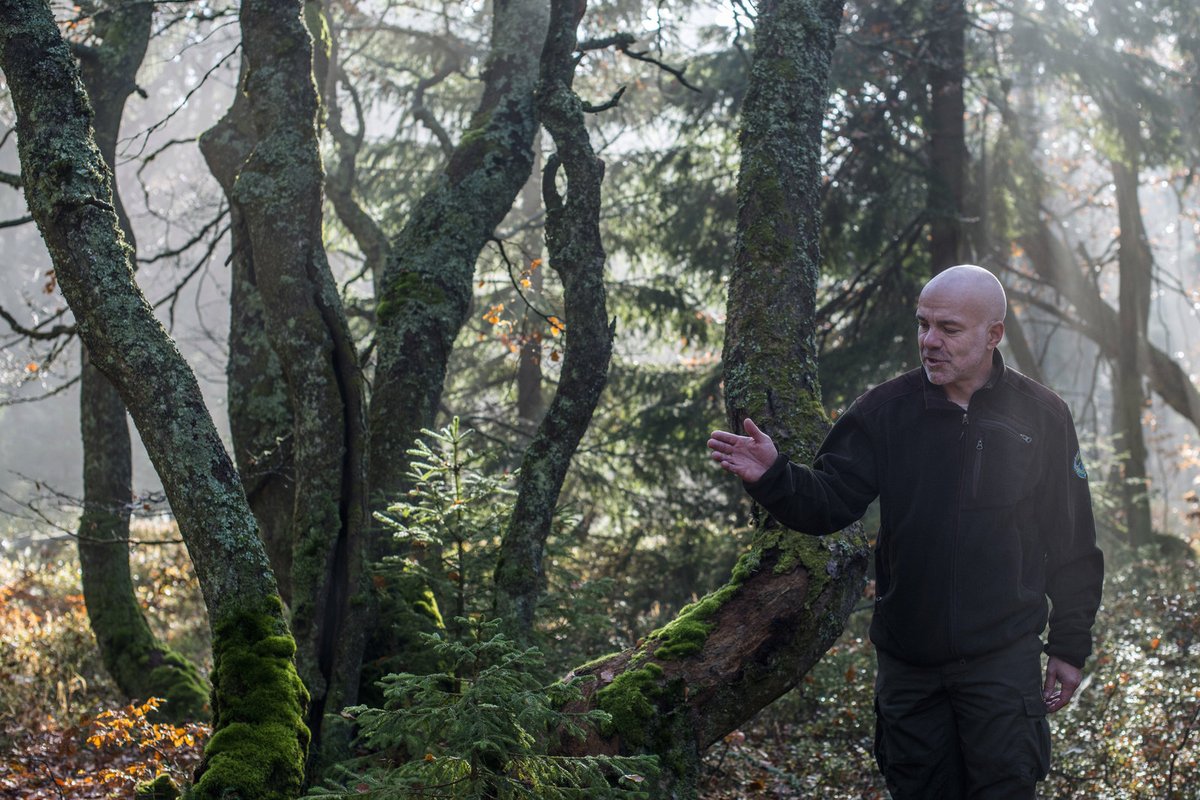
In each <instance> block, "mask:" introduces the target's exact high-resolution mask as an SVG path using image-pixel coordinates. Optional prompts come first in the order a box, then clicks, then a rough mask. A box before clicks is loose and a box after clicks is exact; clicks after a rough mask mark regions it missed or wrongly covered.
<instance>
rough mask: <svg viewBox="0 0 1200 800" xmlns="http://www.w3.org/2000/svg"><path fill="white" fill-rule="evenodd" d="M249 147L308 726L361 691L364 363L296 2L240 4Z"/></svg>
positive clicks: (241, 181)
mask: <svg viewBox="0 0 1200 800" xmlns="http://www.w3.org/2000/svg"><path fill="white" fill-rule="evenodd" d="M240 19H241V27H242V49H243V52H244V53H245V55H246V62H247V63H246V74H245V80H244V82H243V84H242V88H243V91H244V92H245V94H246V99H247V101H248V103H249V108H250V117H251V120H252V123H253V127H254V135H255V142H254V149H253V151H252V152H251V153H250V154H249V156H248V157H247V159H246V161H245V162H244V163H243V164H242V166H241V169H240V171H239V172H238V175H237V179H236V182H235V183H234V187H233V200H234V203H236V205H237V206H238V207H239V208H240V209H241V212H242V219H243V220H244V221H245V224H246V231H247V233H248V234H249V241H250V245H251V252H252V254H253V258H254V277H255V280H256V283H257V286H258V289H259V291H260V292H261V293H262V296H263V298H264V299H265V302H263V304H262V310H263V320H264V322H265V324H266V330H267V338H268V340H269V341H270V344H271V349H272V350H273V351H274V353H275V355H276V356H277V357H278V359H279V365H280V367H281V369H282V371H283V375H284V378H285V382H286V385H287V393H288V401H289V405H290V407H291V412H292V423H293V428H292V442H293V449H294V453H295V459H294V463H295V495H294V498H295V504H294V509H293V516H292V523H291V530H292V539H293V542H292V553H293V557H292V565H291V612H292V629H293V630H294V631H295V635H296V640H297V655H296V664H297V669H298V670H299V672H300V675H301V677H302V678H303V679H304V681H305V685H306V686H308V689H309V692H310V694H311V695H312V705H311V708H310V712H309V727H310V729H311V730H312V731H313V735H314V742H319V741H320V736H319V733H320V730H321V725H322V719H323V716H324V715H325V714H326V713H333V714H336V713H337V712H338V711H340V710H341V709H342V707H344V706H346V705H350V704H352V703H353V702H354V701H355V698H356V696H357V684H358V671H359V665H360V663H361V658H362V641H363V636H364V633H365V626H364V624H363V623H362V622H361V621H359V620H357V619H356V616H355V615H356V611H357V610H358V609H361V608H362V604H361V603H356V602H352V598H353V597H354V596H355V595H358V594H360V593H361V591H362V586H361V581H362V579H363V576H364V573H363V564H364V560H363V559H364V551H363V538H362V534H363V526H364V522H365V517H366V506H365V492H364V485H365V478H366V464H365V457H366V424H365V409H364V399H363V387H362V376H361V371H360V369H359V365H358V355H357V351H356V348H355V345H354V341H353V339H352V338H351V335H350V329H349V325H348V324H347V322H346V317H345V312H344V309H343V307H342V303H341V298H340V296H339V295H338V291H337V286H336V284H335V283H334V279H333V274H332V272H331V271H330V269H329V264H328V261H327V259H326V254H325V249H324V243H323V240H322V185H323V180H324V173H323V169H322V166H321V157H320V153H319V149H318V128H317V92H316V86H315V84H314V79H313V68H312V64H313V40H312V38H311V37H310V35H309V32H308V28H307V27H306V25H305V22H304V19H303V3H302V2H301V0H295V2H292V3H287V4H282V5H281V4H280V3H278V2H265V0H247V2H243V3H242V5H241V13H240Z"/></svg>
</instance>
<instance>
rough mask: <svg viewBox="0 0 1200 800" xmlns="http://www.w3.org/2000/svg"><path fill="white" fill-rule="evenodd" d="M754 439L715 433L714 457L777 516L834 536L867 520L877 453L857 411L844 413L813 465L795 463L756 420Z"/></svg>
mask: <svg viewBox="0 0 1200 800" xmlns="http://www.w3.org/2000/svg"><path fill="white" fill-rule="evenodd" d="M745 425H746V432H747V433H748V434H750V435H749V436H737V435H736V434H732V433H728V432H726V431H714V432H713V435H712V438H710V439H709V441H708V446H709V449H710V450H711V451H712V454H711V455H712V459H713V460H714V461H716V462H717V463H719V464H720V465H721V466H722V467H723V468H724V469H726V470H728V471H729V472H732V473H734V474H735V475H737V476H738V477H740V478H741V479H742V481H743V485H744V486H745V488H746V491H747V492H748V493H749V494H750V496H751V497H753V498H754V500H755V501H756V502H758V503H759V504H761V505H762V506H763V508H765V509H766V510H767V511H768V512H769V513H770V514H771V516H772V517H774V518H775V519H776V520H777V521H779V522H780V523H781V524H783V525H786V526H787V527H789V528H791V529H792V530H796V531H802V532H804V533H810V534H814V535H823V534H827V533H833V532H835V531H839V530H841V529H843V528H845V527H846V526H847V525H849V524H850V523H852V522H854V521H855V520H857V519H859V518H860V517H862V515H863V512H865V511H866V508H867V506H868V505H870V503H871V501H872V500H874V499H875V495H876V493H877V491H878V490H877V488H876V487H877V485H878V484H877V482H876V478H875V456H874V450H873V447H872V445H871V442H870V438H869V437H868V435H867V433H866V431H865V430H864V429H863V427H862V425H861V420H860V419H859V417H858V415H857V413H855V407H854V406H851V407H850V409H848V410H847V411H846V413H845V414H842V415H841V416H840V417H839V418H838V420H837V422H835V423H834V425H833V429H832V430H830V432H829V435H828V436H827V437H826V438H825V442H824V443H823V444H822V445H821V449H820V450H819V451H818V452H817V457H816V460H815V461H814V462H813V466H812V467H811V468H810V467H806V466H804V465H801V464H793V463H791V462H790V461H788V459H787V457H785V456H783V455H781V454H780V453H779V452H778V450H777V449H776V448H775V444H774V442H772V441H771V437H770V436H768V435H767V434H765V433H763V432H762V431H761V430H760V429H759V428H758V426H757V425H755V424H754V422H753V420H749V419H747V420H746V422H745Z"/></svg>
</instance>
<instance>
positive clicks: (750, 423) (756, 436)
mask: <svg viewBox="0 0 1200 800" xmlns="http://www.w3.org/2000/svg"><path fill="white" fill-rule="evenodd" d="M744 427H745V429H746V434H747V435H748V436H749V437H750V438H751V439H753V440H754V441H756V442H761V441H763V440H764V439H766V438H769V437H767V436H766V434H764V433H763V432H762V431H760V430H759V429H758V426H757V425H755V424H754V420H752V419H750V418H749V417H746V420H745V422H744Z"/></svg>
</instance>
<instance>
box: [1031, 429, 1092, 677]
mask: <svg viewBox="0 0 1200 800" xmlns="http://www.w3.org/2000/svg"><path fill="white" fill-rule="evenodd" d="M1061 442H1062V443H1061V445H1060V447H1061V448H1062V449H1061V450H1060V451H1059V453H1058V454H1057V457H1056V458H1054V463H1053V464H1052V465H1051V467H1050V474H1049V475H1048V476H1047V481H1046V483H1047V488H1048V501H1049V503H1050V506H1049V508H1048V510H1047V515H1046V518H1045V519H1044V520H1043V524H1044V525H1045V526H1046V527H1045V529H1044V530H1045V534H1044V535H1045V537H1046V539H1045V541H1046V555H1047V558H1046V594H1047V595H1048V596H1049V597H1050V605H1051V611H1050V631H1049V635H1048V637H1047V644H1046V653H1047V654H1048V655H1049V656H1050V657H1051V661H1054V660H1058V661H1061V662H1064V663H1065V664H1066V665H1068V666H1070V667H1073V668H1075V669H1077V670H1078V669H1082V668H1083V665H1084V662H1085V661H1086V660H1087V657H1088V656H1089V655H1090V654H1091V651H1092V625H1093V623H1094V622H1095V619H1096V611H1097V609H1098V608H1099V607H1100V595H1101V589H1102V586H1103V583H1104V555H1103V554H1102V553H1101V552H1100V548H1099V547H1097V546H1096V524H1095V521H1094V519H1093V517H1092V501H1091V493H1090V492H1089V491H1088V483H1087V470H1086V469H1085V468H1084V465H1083V459H1082V457H1081V456H1080V451H1079V441H1078V439H1077V438H1076V435H1075V425H1074V423H1073V422H1072V421H1071V419H1070V417H1068V418H1067V420H1066V423H1065V429H1064V430H1063V433H1062V440H1061ZM1060 672H1061V670H1060ZM1050 678H1051V676H1050V674H1049V666H1047V683H1048V684H1049V683H1050ZM1072 691H1073V690H1072ZM1064 694H1065V695H1066V696H1067V698H1068V699H1069V697H1070V695H1069V694H1067V693H1066V692H1065V687H1064Z"/></svg>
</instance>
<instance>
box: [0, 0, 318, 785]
mask: <svg viewBox="0 0 1200 800" xmlns="http://www.w3.org/2000/svg"><path fill="white" fill-rule="evenodd" d="M0 68H2V69H3V71H4V75H5V78H6V80H7V82H8V85H9V89H10V91H11V96H12V100H13V106H14V108H15V109H16V118H17V125H16V129H17V136H18V149H19V155H20V161H21V174H22V183H23V185H24V187H25V192H26V194H25V196H26V201H27V203H28V204H29V208H30V211H31V213H32V215H33V217H34V219H35V220H36V222H37V224H38V228H39V230H40V231H41V234H42V236H43V238H44V239H45V241H46V245H47V248H48V249H49V251H50V256H51V259H52V261H53V264H54V269H55V274H56V276H57V278H58V283H59V286H60V288H61V289H62V292H63V295H64V296H65V297H66V299H67V302H68V304H69V305H70V307H71V310H72V311H73V312H74V314H75V318H76V324H77V326H78V330H79V334H80V337H81V339H82V340H83V343H84V344H85V345H86V346H87V348H88V352H89V355H90V357H91V359H92V362H93V363H94V364H95V365H96V367H97V368H98V369H100V370H101V371H102V372H103V373H104V374H105V375H106V377H108V379H109V380H110V381H111V382H112V383H113V385H114V386H115V387H116V389H117V391H118V392H119V393H120V395H121V398H122V400H123V401H124V403H125V405H126V407H127V408H128V409H129V411H130V413H131V414H132V416H133V419H134V422H135V424H136V425H137V428H138V431H139V432H140V434H141V437H142V441H143V442H144V443H145V445H146V450H147V452H148V453H149V455H150V459H151V461H152V462H153V464H154V466H155V469H156V470H157V471H158V474H159V477H160V478H162V482H163V487H164V489H165V490H166V493H167V497H168V499H169V501H170V503H171V509H172V511H173V512H174V514H175V517H176V519H177V520H178V522H179V529H180V532H181V534H182V535H183V538H184V541H185V543H186V544H187V547H188V552H189V553H190V554H191V557H192V563H193V564H194V565H195V568H196V574H197V576H198V578H199V581H200V587H201V590H202V592H203V595H204V601H205V605H206V607H207V609H208V615H209V622H210V624H211V626H212V629H213V662H214V670H213V713H214V733H213V736H212V738H211V739H210V740H209V742H208V744H207V746H206V748H205V757H204V761H203V763H202V764H201V766H200V768H199V769H198V771H197V775H198V782H197V784H196V786H195V787H194V791H193V795H192V796H194V797H197V798H204V799H205V800H207V798H218V797H231V796H236V797H241V798H243V800H248V799H249V798H272V799H274V798H280V800H282V799H283V798H289V800H290V798H294V797H296V796H297V795H298V794H299V793H300V790H301V783H302V777H303V764H304V755H305V750H306V747H307V743H308V731H307V729H306V728H305V727H304V724H303V711H304V705H305V703H306V700H307V697H306V693H305V690H304V686H303V684H302V683H301V682H300V680H299V677H298V676H297V674H296V671H295V668H294V667H293V665H292V655H293V653H294V650H295V645H294V641H293V639H292V637H291V635H290V633H289V632H288V628H287V624H286V622H285V621H284V618H283V609H282V604H281V603H280V600H279V596H278V594H277V593H276V591H275V582H274V578H273V576H272V575H271V571H270V566H269V565H268V563H267V557H266V554H265V552H264V550H263V547H262V543H261V541H260V540H259V538H258V534H257V527H256V525H255V521H254V517H253V515H252V514H251V513H250V508H249V506H248V505H247V503H246V497H245V494H244V492H243V491H242V486H241V482H240V480H239V479H238V476H237V472H236V471H235V470H234V468H233V464H232V462H231V461H230V458H229V456H228V454H227V453H226V452H225V449H224V447H223V445H222V444H221V439H220V436H219V435H218V433H217V430H216V427H215V426H214V425H213V423H212V418H211V417H210V416H209V414H208V410H207V409H206V408H205V406H204V401H203V398H202V396H201V393H200V387H199V385H198V384H197V383H196V378H195V375H194V374H193V373H192V372H191V370H190V369H189V368H188V366H187V363H186V362H185V361H184V359H183V357H182V356H181V355H180V353H179V351H178V350H177V349H176V347H175V345H174V342H172V341H171V338H170V337H169V336H168V335H167V333H166V331H165V330H164V329H163V327H162V326H161V325H160V324H159V323H158V321H157V320H156V319H155V318H154V314H153V311H152V310H151V308H150V306H149V304H148V303H147V302H146V299H145V297H144V296H143V295H142V294H141V292H140V291H139V290H138V289H137V286H136V285H135V283H134V280H133V263H132V258H131V252H130V250H129V247H128V245H127V244H126V243H125V241H124V239H123V237H122V235H121V232H120V225H119V223H118V220H117V215H116V212H115V210H114V208H113V197H112V188H111V182H110V178H109V175H108V170H107V168H106V166H105V164H104V160H103V158H102V156H101V155H100V153H99V151H98V150H97V149H96V146H95V140H94V137H93V134H92V130H91V109H90V106H89V103H88V99H87V96H86V94H85V93H84V91H83V86H82V83H81V82H80V79H79V74H78V70H77V69H76V67H75V64H74V62H73V60H72V58H71V55H70V53H69V51H68V49H67V47H66V45H65V44H64V43H63V41H62V38H61V37H60V35H59V32H58V28H57V26H56V24H55V21H54V19H53V17H52V16H51V14H50V9H49V7H48V6H47V5H45V4H44V3H42V2H40V0H9V1H8V2H4V3H0Z"/></svg>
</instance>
